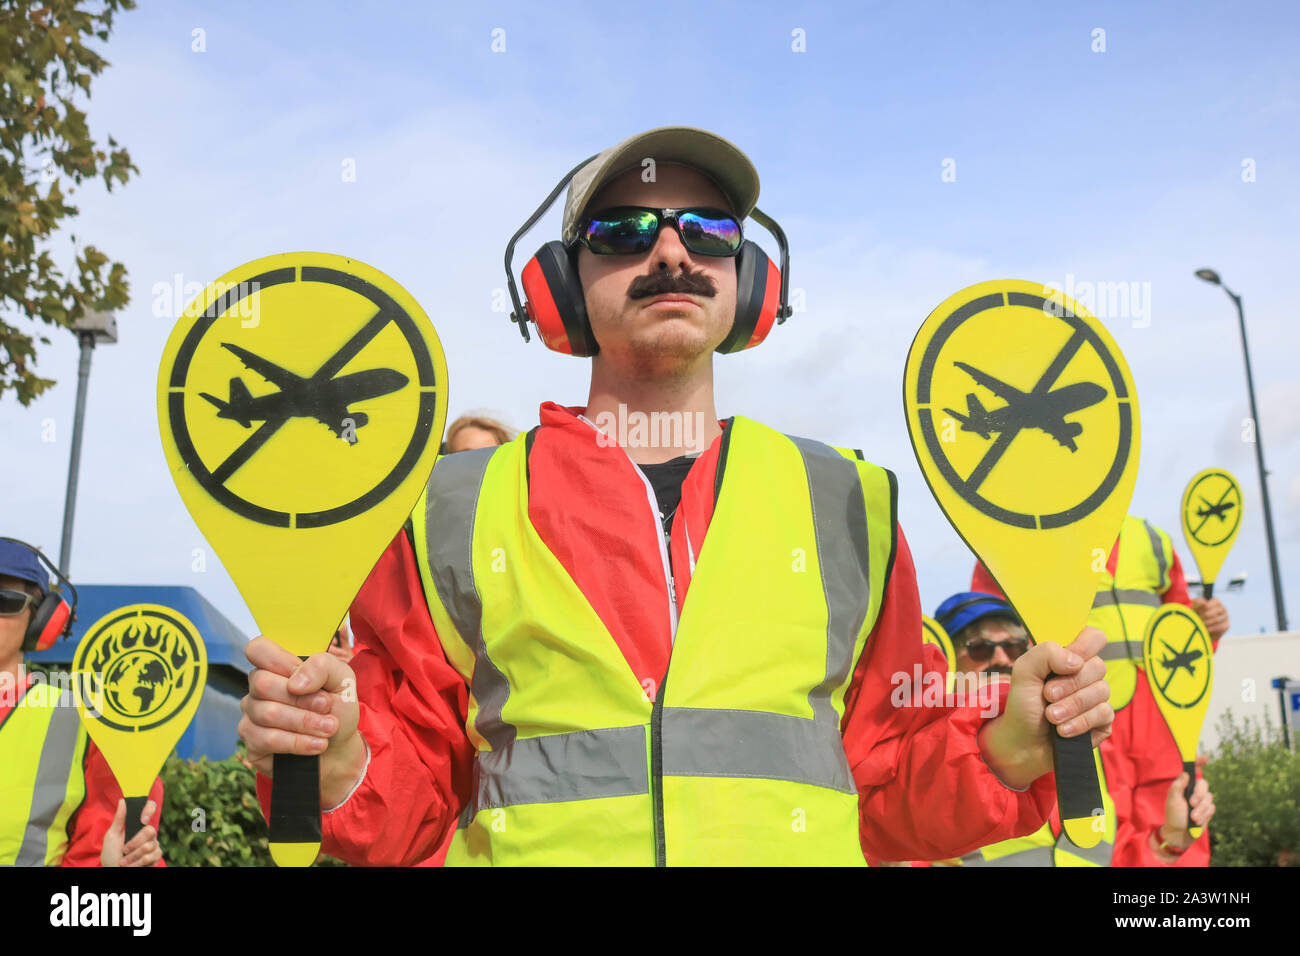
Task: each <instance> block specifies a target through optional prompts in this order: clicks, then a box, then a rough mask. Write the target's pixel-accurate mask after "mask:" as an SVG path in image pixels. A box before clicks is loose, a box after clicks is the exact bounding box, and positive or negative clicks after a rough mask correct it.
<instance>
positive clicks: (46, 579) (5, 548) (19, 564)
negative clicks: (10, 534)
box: [0, 538, 50, 594]
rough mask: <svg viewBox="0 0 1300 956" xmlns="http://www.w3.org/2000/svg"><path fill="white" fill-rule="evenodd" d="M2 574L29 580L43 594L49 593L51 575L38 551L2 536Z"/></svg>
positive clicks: (0, 569) (0, 564)
mask: <svg viewBox="0 0 1300 956" xmlns="http://www.w3.org/2000/svg"><path fill="white" fill-rule="evenodd" d="M0 574H4V575H8V576H9V577H11V578H18V579H19V580H20V581H28V582H30V583H32V584H35V585H36V586H37V587H38V588H40V589H41V593H42V594H48V593H49V590H50V576H49V575H48V574H46V573H45V568H44V566H43V565H42V564H41V559H40V558H38V557H37V556H36V552H35V551H33V550H32V549H31V548H29V547H27V545H25V544H20V543H19V542H17V541H12V540H10V539H8V538H0Z"/></svg>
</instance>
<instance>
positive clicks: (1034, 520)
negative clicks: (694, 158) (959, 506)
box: [914, 292, 1133, 529]
mask: <svg viewBox="0 0 1300 956" xmlns="http://www.w3.org/2000/svg"><path fill="white" fill-rule="evenodd" d="M1004 306H1025V307H1028V308H1033V309H1039V310H1041V311H1042V312H1043V314H1044V315H1054V316H1056V317H1057V318H1059V319H1060V320H1061V321H1062V322H1065V323H1066V324H1067V325H1068V326H1069V327H1070V329H1071V335H1070V338H1069V339H1068V340H1067V341H1066V343H1065V345H1064V346H1063V347H1062V348H1061V350H1060V351H1059V352H1058V353H1057V354H1056V356H1055V357H1054V358H1053V359H1052V360H1051V362H1050V364H1049V365H1048V367H1047V369H1046V370H1045V371H1044V372H1043V374H1042V375H1041V376H1040V377H1039V379H1038V381H1037V382H1036V383H1035V385H1034V387H1033V389H1032V390H1031V391H1030V392H1029V393H1028V395H1029V396H1030V397H1035V396H1042V395H1044V394H1046V393H1047V392H1048V391H1049V390H1050V389H1051V388H1052V386H1053V384H1055V382H1056V380H1057V379H1058V378H1059V377H1060V375H1061V373H1062V372H1063V371H1064V370H1065V367H1066V366H1067V365H1068V364H1069V363H1070V360H1071V359H1073V358H1074V356H1075V355H1076V354H1077V353H1078V351H1079V349H1081V348H1082V347H1083V346H1084V345H1089V346H1091V347H1092V349H1093V350H1094V351H1095V352H1096V353H1097V355H1098V357H1099V358H1100V359H1101V362H1102V364H1103V366H1104V367H1105V369H1106V374H1107V377H1108V379H1109V384H1110V389H1109V392H1110V395H1111V396H1113V397H1114V399H1115V400H1116V404H1117V406H1118V414H1119V440H1118V442H1117V443H1116V449H1115V456H1114V459H1113V460H1112V462H1111V466H1110V468H1109V469H1108V470H1107V472H1106V474H1105V476H1104V477H1103V478H1102V480H1101V482H1100V484H1098V486H1097V487H1096V488H1095V489H1093V490H1092V491H1091V493H1089V494H1087V495H1086V496H1084V497H1083V498H1082V500H1080V501H1077V502H1075V503H1073V504H1071V505H1069V506H1068V507H1065V508H1062V509H1061V510H1059V511H1056V512H1053V513H1050V514H1028V513H1024V512H1018V511H1013V510H1011V509H1009V508H1005V507H1003V506H1001V505H999V504H997V503H996V502H993V501H990V500H989V499H988V498H986V497H984V496H983V495H982V494H981V493H980V486H981V485H982V484H983V483H984V480H985V479H986V478H987V477H988V476H989V473H990V472H991V471H992V470H993V467H994V466H995V465H996V464H997V463H998V461H999V460H1000V459H1001V458H1002V456H1003V455H1004V454H1005V453H1006V451H1007V448H1009V447H1010V445H1011V443H1012V442H1013V441H1014V440H1015V438H1016V435H1017V434H1018V429H1013V430H1007V431H1002V432H1000V433H999V434H998V437H997V440H996V441H994V442H993V444H992V446H991V447H990V448H989V450H988V451H987V452H986V453H985V454H984V456H983V458H982V459H981V460H980V461H979V463H978V464H977V465H976V466H975V468H974V470H972V472H971V473H970V475H969V476H968V477H966V478H963V477H961V475H959V474H958V473H957V471H956V469H955V468H953V466H952V463H951V462H950V461H949V460H948V458H947V456H946V454H945V453H944V450H943V444H942V442H941V441H940V440H939V436H938V433H937V432H936V430H935V426H934V420H933V416H932V415H931V412H930V407H929V406H930V385H931V382H932V381H933V379H934V373H935V367H936V365H937V364H938V359H939V353H940V351H941V350H942V349H943V346H944V343H946V342H947V341H948V339H950V338H951V337H952V335H953V333H955V332H956V331H957V329H958V328H959V327H960V326H962V325H964V324H965V323H966V322H969V321H972V320H974V319H975V318H976V317H977V316H978V315H980V313H983V312H986V311H988V310H991V309H1000V308H1003V307H1004ZM916 389H917V392H916V395H915V396H914V397H915V400H916V403H917V406H918V408H917V417H918V420H919V424H920V429H921V434H922V435H923V436H924V438H925V444H926V448H927V449H929V452H930V457H931V458H932V459H933V461H934V463H935V466H936V467H937V468H938V470H939V473H940V474H941V475H942V476H943V478H944V480H945V481H947V483H948V484H949V486H951V488H952V489H953V490H954V491H955V492H956V493H957V494H958V495H960V496H961V497H962V498H963V499H964V500H965V501H966V502H967V503H969V504H970V505H972V506H973V507H975V508H976V509H978V510H979V511H981V512H983V513H984V514H986V515H988V516H989V517H990V518H994V519H995V520H997V521H1000V522H1002V523H1003V524H1008V525H1011V526H1013V527H1017V528H1041V529H1050V528H1060V527H1064V526H1066V525H1070V524H1073V523H1075V522H1076V521H1079V520H1081V519H1082V518H1085V517H1087V516H1088V515H1089V514H1091V513H1092V512H1093V511H1095V510H1096V509H1097V508H1098V507H1100V506H1101V505H1102V504H1103V503H1104V502H1105V501H1106V499H1107V498H1109V497H1110V494H1111V492H1112V491H1114V489H1115V486H1116V485H1117V484H1118V483H1119V480H1120V478H1121V477H1122V476H1123V474H1124V470H1125V468H1126V467H1127V465H1128V462H1129V456H1130V455H1131V454H1132V445H1133V409H1132V406H1131V405H1130V396H1129V392H1128V386H1127V385H1126V384H1125V382H1124V375H1123V373H1122V372H1121V371H1120V367H1119V363H1118V362H1116V360H1115V357H1114V356H1113V355H1112V354H1111V352H1110V350H1109V349H1108V348H1107V347H1106V343H1105V342H1103V341H1102V339H1101V337H1100V336H1099V335H1098V334H1097V332H1096V331H1095V330H1094V329H1093V328H1092V327H1091V326H1089V325H1088V323H1087V322H1086V321H1084V320H1083V319H1082V318H1081V317H1079V316H1077V315H1075V314H1074V312H1073V311H1072V310H1070V309H1064V308H1061V307H1060V306H1059V305H1057V304H1056V303H1054V302H1049V301H1048V300H1047V299H1045V298H1044V297H1043V296H1041V295H1034V294H1033V293H1027V292H994V293H990V294H986V295H982V296H980V297H978V298H975V299H972V300H970V301H968V302H966V303H964V304H962V305H960V306H958V307H957V308H956V309H954V310H953V311H952V312H951V313H950V314H949V315H948V317H947V318H945V319H944V320H943V322H942V323H941V324H940V325H939V328H938V329H937V330H936V331H935V333H934V336H933V337H932V338H931V339H930V341H929V343H928V344H927V345H926V349H925V352H924V354H923V355H922V357H921V363H920V368H919V374H918V376H917V385H916Z"/></svg>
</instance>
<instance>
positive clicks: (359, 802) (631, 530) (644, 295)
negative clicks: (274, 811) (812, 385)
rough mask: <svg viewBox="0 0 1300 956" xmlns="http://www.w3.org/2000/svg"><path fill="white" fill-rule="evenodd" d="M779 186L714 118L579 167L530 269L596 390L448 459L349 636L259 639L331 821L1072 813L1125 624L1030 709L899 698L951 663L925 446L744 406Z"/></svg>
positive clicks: (846, 833)
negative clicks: (937, 598) (877, 448)
mask: <svg viewBox="0 0 1300 956" xmlns="http://www.w3.org/2000/svg"><path fill="white" fill-rule="evenodd" d="M562 185H563V183H562V184H561V186H562ZM558 193H559V187H557V189H556V191H555V193H554V194H553V196H555V195H558ZM757 198H758V175H757V172H756V171H755V169H754V167H753V164H752V163H751V162H750V160H749V158H748V157H746V156H745V154H744V153H742V152H741V151H740V150H739V149H737V148H736V147H735V146H734V145H733V144H731V143H730V142H728V141H727V140H725V139H723V138H721V137H719V136H717V135H715V134H713V133H709V132H706V131H704V130H699V129H693V128H689V127H665V128H662V129H657V130H651V131H649V132H646V133H643V134H640V135H638V136H634V137H631V138H629V139H627V140H625V141H623V142H622V143H620V144H618V145H617V146H615V147H612V148H610V149H607V150H605V151H604V152H602V153H601V154H599V155H598V156H596V157H595V158H593V159H592V160H591V161H590V162H588V163H586V164H584V165H583V166H582V167H581V168H580V169H578V170H576V171H575V175H573V177H572V181H571V182H570V185H569V193H568V198H567V201H566V203H565V209H564V217H563V222H562V227H561V240H560V241H558V242H554V243H548V244H547V245H546V246H544V247H543V248H542V250H540V251H539V253H538V254H537V256H535V257H534V258H533V260H532V261H530V263H529V265H528V267H527V268H525V269H524V271H523V273H522V277H523V283H524V288H525V291H526V293H527V297H528V309H527V314H528V316H529V317H530V318H531V319H532V320H533V322H535V323H536V326H537V329H538V332H539V333H540V335H541V337H542V339H543V341H544V342H545V343H546V344H547V346H548V347H550V348H552V349H555V350H558V351H561V352H565V353H567V354H571V355H589V356H591V357H592V360H591V380H590V388H589V392H588V396H587V401H586V404H585V405H582V406H572V407H565V406H561V405H558V404H555V403H550V402H548V403H545V404H543V405H542V406H541V410H540V419H541V422H540V425H539V426H538V427H535V428H533V429H532V430H530V431H528V432H527V433H525V434H521V435H520V436H519V437H517V438H516V439H515V440H514V441H511V442H508V443H506V444H505V445H502V446H500V447H498V448H486V449H479V450H475V451H467V452H462V453H459V454H456V455H449V456H446V457H445V458H443V459H441V460H440V461H439V463H438V464H437V466H436V467H435V468H434V472H433V477H432V478H431V479H430V483H429V487H428V489H427V500H426V501H425V502H422V503H421V505H420V506H418V507H417V508H416V510H415V512H414V513H413V515H412V522H411V525H410V528H409V529H408V531H407V533H405V534H403V535H400V536H399V537H398V539H397V540H396V541H394V542H393V544H392V546H391V547H390V548H389V549H388V551H387V552H386V553H385V554H384V555H383V557H382V558H381V559H380V561H379V564H378V565H377V566H376V567H375V569H374V570H373V571H372V573H371V575H370V578H369V580H368V581H367V582H366V585H365V586H364V588H363V589H362V592H361V593H360V595H359V596H358V598H357V600H356V602H354V604H353V607H352V610H351V621H352V625H353V627H354V629H355V630H356V632H357V635H358V637H359V644H361V645H364V648H365V649H364V650H362V651H361V652H360V653H358V654H357V656H356V658H354V660H353V661H352V662H351V666H350V667H349V665H347V664H345V663H343V662H341V661H338V660H336V659H335V658H333V657H330V656H329V655H328V654H318V655H315V656H313V657H312V658H310V659H309V660H307V661H306V662H302V661H299V660H298V659H297V658H296V657H294V656H292V655H290V654H288V653H287V652H285V651H284V650H283V649H282V648H280V647H279V646H278V645H276V644H275V643H274V637H275V635H266V636H263V637H259V638H257V639H255V640H254V641H252V642H250V644H249V646H248V652H247V653H248V657H249V660H250V661H252V662H253V664H254V665H255V666H256V668H257V669H256V670H255V671H254V672H253V673H252V674H251V675H250V678H249V688H250V693H249V696H248V697H246V698H245V699H244V704H243V709H244V718H243V720H242V721H241V723H240V735H241V736H242V737H243V738H244V740H245V741H247V743H248V752H249V757H250V758H251V759H252V760H253V762H254V764H255V765H256V766H257V767H258V769H259V770H260V771H262V773H263V774H268V773H270V771H271V762H272V761H271V758H272V755H273V754H274V753H276V752H282V753H299V754H319V755H321V808H322V810H323V811H325V812H324V817H323V826H324V848H325V850H326V852H328V853H331V854H333V855H335V856H339V857H341V858H343V859H346V860H350V861H353V862H365V863H389V864H398V865H409V864H411V863H413V862H416V861H418V860H420V859H422V858H424V857H425V856H427V855H428V854H429V853H430V852H431V851H432V850H434V849H435V848H436V847H438V846H439V844H440V842H441V841H442V840H443V839H444V838H445V836H446V834H447V833H448V832H449V830H450V829H451V828H452V826H453V825H456V832H455V836H454V838H453V840H452V846H451V848H450V850H449V851H448V854H447V864H448V865H456V864H511V863H513V864H543V865H565V864H577V865H594V864H613V865H661V866H662V865H668V864H675V865H708V864H795V865H816V864H825V865H852V864H856V865H862V864H863V863H864V857H865V856H866V855H870V856H871V857H872V858H875V859H886V860H888V859H918V858H926V859H933V858H936V857H943V856H952V855H955V854H959V853H963V852H967V851H968V850H970V849H972V848H974V847H976V846H979V845H980V844H981V843H985V842H988V841H989V840H990V839H994V840H997V839H1006V838H1009V837H1012V836H1016V835H1019V834H1023V833H1029V832H1032V831H1033V830H1035V829H1036V828H1038V827H1039V826H1041V824H1042V822H1043V820H1044V819H1045V818H1046V815H1047V812H1048V810H1049V808H1050V807H1051V805H1052V803H1053V801H1054V781H1053V778H1052V775H1051V773H1050V771H1051V767H1052V755H1051V744H1050V732H1051V726H1052V725H1053V724H1055V725H1057V726H1058V727H1059V728H1060V729H1061V732H1062V733H1064V734H1066V735H1082V734H1088V735H1089V737H1090V739H1091V741H1092V743H1093V745H1094V746H1096V745H1097V743H1099V742H1100V740H1101V739H1102V738H1104V737H1105V735H1106V734H1107V733H1108V732H1109V724H1110V720H1111V711H1110V707H1109V704H1108V703H1107V701H1106V698H1107V694H1108V691H1107V688H1106V685H1105V682H1104V681H1103V680H1102V678H1101V675H1102V673H1103V672H1104V664H1103V662H1102V661H1101V660H1100V658H1099V657H1098V656H1097V654H1098V651H1099V650H1100V649H1101V647H1102V645H1103V642H1104V636H1103V635H1102V634H1101V633H1100V632H1099V631H1096V630H1094V629H1085V630H1084V631H1083V632H1081V633H1080V635H1079V637H1078V638H1077V639H1076V640H1075V641H1074V642H1073V643H1072V644H1071V645H1070V646H1069V647H1061V646H1059V645H1055V644H1050V645H1049V644H1045V645H1043V646H1041V647H1039V648H1035V649H1034V650H1033V651H1030V652H1029V653H1027V654H1026V655H1025V656H1024V658H1023V659H1022V660H1021V662H1020V665H1019V666H1018V668H1017V671H1016V677H1015V679H1014V680H1013V682H1012V685H1011V687H1010V690H1011V693H1010V694H1009V695H1008V697H1007V698H1006V700H1007V703H1006V709H1005V710H1004V711H1003V712H1002V713H1001V714H1000V715H998V716H995V717H992V718H986V717H985V716H983V715H982V714H981V710H980V708H979V707H978V706H971V707H946V706H937V707H922V708H900V707H896V706H894V704H893V703H892V702H891V699H890V698H891V695H890V687H891V677H892V675H895V674H898V673H903V674H911V673H912V672H913V668H914V667H915V666H919V665H920V663H921V661H922V643H921V620H920V618H921V613H920V602H919V597H918V594H917V588H916V577H915V569H914V567H913V564H912V558H911V555H910V552H909V550H908V547H907V542H906V540H905V539H904V537H903V535H902V532H901V529H900V528H899V527H898V523H897V501H896V498H897V494H896V492H897V485H896V482H895V480H894V477H893V475H892V474H891V473H889V472H887V471H885V470H884V469H883V468H879V467H877V466H875V465H872V464H869V463H867V462H866V461H865V460H864V456H863V455H862V454H861V453H860V452H857V453H855V452H854V451H853V450H850V449H841V448H833V447H831V446H828V445H825V444H822V443H820V442H815V441H811V440H809V439H804V438H799V437H795V436H787V435H784V434H782V433H781V432H779V431H777V430H775V429H772V428H769V427H768V426H765V425H762V424H760V423H758V422H756V421H753V420H750V419H748V418H744V417H742V416H739V415H735V416H731V417H728V418H720V417H719V415H718V412H717V409H716V405H715V397H714V378H713V353H714V352H715V351H720V352H731V351H738V350H740V349H742V348H745V347H748V346H751V345H756V344H758V343H759V342H760V341H762V339H763V338H764V336H765V335H766V334H767V332H768V331H770V329H771V328H772V325H773V317H774V314H775V309H776V301H777V297H778V296H777V287H778V286H779V285H780V281H779V276H778V277H776V278H775V282H774V281H773V273H775V271H776V270H775V267H774V266H773V267H771V268H770V269H769V268H768V266H769V265H770V264H769V263H768V262H767V259H766V257H765V256H764V255H763V254H762V252H761V251H760V250H758V248H757V247H756V246H753V244H752V243H745V242H744V241H743V236H742V232H741V223H742V222H743V221H744V220H745V219H746V218H747V217H749V216H750V215H751V213H753V214H755V216H756V217H757V216H758V215H760V214H759V213H756V212H755V204H756V201H757ZM544 208H545V207H543V210H544ZM543 210H539V213H538V215H537V216H536V217H534V220H533V221H535V220H536V218H540V215H541V212H542V211H543ZM512 281H513V280H512ZM520 312H522V310H520ZM517 314H518V313H517ZM520 318H521V319H522V315H520ZM792 324H796V325H797V323H792ZM522 327H523V323H522V321H521V328H522ZM787 331H788V332H795V331H797V330H796V329H790V330H787ZM791 400H792V401H794V400H797V395H794V394H792V395H791ZM610 421H618V422H629V423H631V427H630V428H629V429H628V432H627V434H626V435H622V434H620V435H614V436H611V435H610V434H609V431H608V427H607V426H606V425H602V423H608V422H610ZM657 422H658V423H660V424H663V423H668V424H673V423H675V427H663V428H658V429H657V428H656V423H657ZM687 422H689V423H692V427H691V428H689V429H688V428H686V427H683V426H684V425H685V423H687ZM647 423H649V427H648V428H647V427H646V425H647ZM694 423H699V427H698V428H696V427H693V426H694ZM619 431H620V432H621V431H622V429H621V427H620V429H619ZM1052 674H1056V675H1062V676H1059V677H1051V675H1052ZM354 680H355V683H354ZM353 687H355V694H352V695H351V696H349V694H348V693H347V691H348V690H350V689H351V688H353ZM1049 708H1050V709H1051V713H1050V714H1049V713H1047V712H1048V710H1049ZM259 789H260V794H261V797H262V799H263V806H264V808H265V807H266V806H267V803H266V798H267V795H268V793H269V787H268V786H267V781H266V780H265V779H263V780H261V781H260V782H259Z"/></svg>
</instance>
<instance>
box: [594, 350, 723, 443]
mask: <svg viewBox="0 0 1300 956" xmlns="http://www.w3.org/2000/svg"><path fill="white" fill-rule="evenodd" d="M586 417H587V418H588V419H590V420H591V421H592V422H594V423H595V424H596V426H597V427H598V428H600V429H601V430H602V431H604V432H605V433H606V434H607V435H609V436H610V438H612V439H615V440H616V441H617V442H618V443H619V444H620V445H622V446H623V448H624V450H625V451H626V452H627V454H628V457H629V458H631V459H632V460H633V461H634V462H636V463H637V464H638V465H654V464H658V463H660V462H665V461H671V460H672V459H674V458H678V457H680V456H682V455H689V454H693V453H697V452H702V451H704V450H705V449H706V448H708V447H709V446H710V445H711V444H713V441H714V439H716V438H717V437H718V436H719V435H721V434H722V429H721V428H720V427H719V426H718V412H717V409H716V407H715V406H714V402H713V362H712V359H711V357H708V358H706V359H705V360H704V361H703V362H702V363H701V364H700V366H699V368H698V369H696V370H694V371H692V372H690V373H687V374H683V375H681V376H677V377H655V378H649V377H636V376H628V375H627V374H626V372H625V371H623V370H614V369H611V368H609V367H608V366H607V365H606V364H605V363H604V362H602V361H600V359H599V358H597V359H596V360H595V361H593V362H592V367H591V391H590V393H589V394H588V396H587V413H586Z"/></svg>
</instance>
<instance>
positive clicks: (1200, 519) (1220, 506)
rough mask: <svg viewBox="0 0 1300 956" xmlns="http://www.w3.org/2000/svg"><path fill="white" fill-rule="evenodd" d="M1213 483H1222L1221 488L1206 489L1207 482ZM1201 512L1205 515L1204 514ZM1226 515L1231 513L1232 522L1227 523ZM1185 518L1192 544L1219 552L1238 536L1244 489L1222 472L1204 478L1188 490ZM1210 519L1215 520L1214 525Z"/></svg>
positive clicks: (1212, 486)
mask: <svg viewBox="0 0 1300 956" xmlns="http://www.w3.org/2000/svg"><path fill="white" fill-rule="evenodd" d="M1212 479H1220V480H1221V481H1222V484H1220V483H1219V482H1217V481H1215V482H1212V483H1211V484H1209V485H1207V484H1206V482H1211V481H1212ZM1225 485H1226V487H1225ZM1202 503H1203V505H1202ZM1202 511H1203V512H1205V514H1201V513H1200V512H1202ZM1224 512H1231V513H1232V520H1228V517H1227V515H1226V514H1225V513H1224ZM1183 518H1184V521H1186V524H1187V533H1188V534H1189V535H1190V536H1191V538H1192V540H1193V541H1195V542H1196V543H1197V544H1200V545H1204V546H1205V547H1207V548H1216V547H1218V546H1219V545H1221V544H1223V542H1225V541H1227V540H1229V539H1231V538H1232V536H1233V535H1234V534H1236V533H1237V525H1239V524H1240V523H1241V489H1240V488H1238V487H1237V483H1236V482H1235V481H1233V480H1232V479H1231V478H1229V477H1228V476H1227V475H1225V474H1223V472H1219V471H1213V472H1210V473H1209V474H1208V475H1203V476H1201V478H1200V479H1198V480H1197V482H1196V483H1195V484H1194V485H1192V487H1191V488H1189V489H1187V504H1186V512H1185V514H1184V515H1183ZM1211 518H1213V519H1215V520H1214V521H1211V520H1210V519H1211ZM1215 532H1221V533H1219V534H1216V533H1215Z"/></svg>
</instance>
